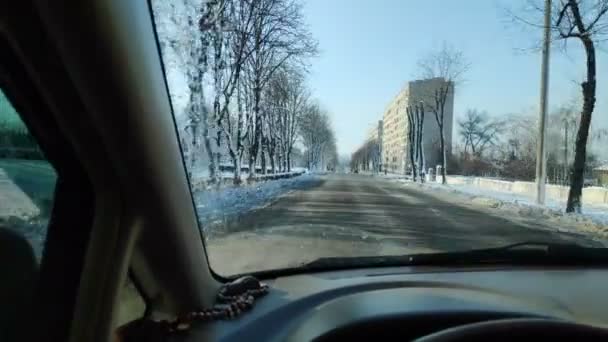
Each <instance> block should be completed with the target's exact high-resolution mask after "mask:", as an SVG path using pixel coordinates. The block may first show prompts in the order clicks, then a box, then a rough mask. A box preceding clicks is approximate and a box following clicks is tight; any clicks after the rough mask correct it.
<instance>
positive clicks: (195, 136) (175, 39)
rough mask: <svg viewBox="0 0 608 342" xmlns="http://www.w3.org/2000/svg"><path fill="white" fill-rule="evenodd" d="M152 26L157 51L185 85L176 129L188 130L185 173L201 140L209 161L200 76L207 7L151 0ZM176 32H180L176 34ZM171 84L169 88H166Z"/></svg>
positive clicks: (205, 62) (191, 166)
mask: <svg viewBox="0 0 608 342" xmlns="http://www.w3.org/2000/svg"><path fill="white" fill-rule="evenodd" d="M152 5H153V6H154V13H156V14H157V15H156V16H155V21H156V27H157V30H158V31H159V37H160V38H162V39H161V41H160V45H161V51H162V53H163V57H164V60H165V63H166V64H168V67H170V68H178V69H180V71H181V72H182V73H183V74H184V76H185V79H186V83H187V87H188V101H187V105H186V108H185V122H184V124H183V125H182V124H179V123H178V124H179V126H180V128H181V129H183V130H184V131H185V132H187V133H189V135H190V138H191V139H190V141H186V142H187V143H189V144H188V145H187V146H185V150H186V151H187V152H188V153H187V154H186V156H185V157H186V162H187V164H186V165H187V166H188V173H189V174H190V176H192V171H193V169H194V168H195V166H196V164H197V161H198V152H199V147H200V143H201V139H202V140H203V142H204V146H205V151H206V153H207V155H208V158H209V160H210V163H211V164H210V173H211V174H212V175H213V172H214V170H215V168H214V167H213V165H212V163H213V162H212V160H213V155H212V151H211V140H210V137H209V130H208V124H209V110H208V108H207V106H206V104H205V93H204V88H203V79H204V76H205V74H206V73H207V71H208V58H207V57H208V56H207V55H208V48H209V37H208V30H207V28H208V27H209V25H212V22H213V16H212V13H211V12H210V8H209V7H208V6H206V5H205V3H204V2H203V1H194V0H182V1H175V2H170V3H169V2H163V1H153V2H152ZM176 32H180V33H179V34H177V33H176ZM171 89H172V87H170V90H171Z"/></svg>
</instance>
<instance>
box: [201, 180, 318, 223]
mask: <svg viewBox="0 0 608 342" xmlns="http://www.w3.org/2000/svg"><path fill="white" fill-rule="evenodd" d="M319 182H320V179H319V177H318V176H317V175H314V174H304V175H301V176H297V177H293V178H286V179H278V180H270V181H265V182H256V183H254V184H251V185H247V184H246V183H244V184H243V185H241V186H238V187H235V186H228V187H224V188H221V189H219V190H203V191H197V192H195V193H194V202H195V204H196V209H197V213H198V218H199V221H200V224H201V227H202V229H203V231H204V232H205V233H213V230H214V229H217V228H218V227H221V226H222V223H223V222H224V221H225V220H229V219H232V218H235V217H237V216H238V215H241V214H244V213H247V212H248V211H251V210H254V209H258V208H262V207H264V206H267V205H269V204H271V203H273V202H274V201H275V200H277V199H278V198H279V197H280V196H281V195H284V194H286V193H288V192H289V191H293V190H297V189H303V188H307V187H311V186H315V185H317V184H318V183H319Z"/></svg>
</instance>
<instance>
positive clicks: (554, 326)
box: [415, 318, 608, 342]
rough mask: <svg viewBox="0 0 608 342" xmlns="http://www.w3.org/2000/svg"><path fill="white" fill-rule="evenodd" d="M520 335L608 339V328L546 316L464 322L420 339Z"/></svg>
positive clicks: (486, 338)
mask: <svg viewBox="0 0 608 342" xmlns="http://www.w3.org/2000/svg"><path fill="white" fill-rule="evenodd" d="M520 338H522V339H523V338H526V339H527V338H530V339H532V340H558V341H608V329H603V328H598V327H592V326H588V325H583V324H578V323H572V322H566V321H559V320H552V319H542V318H516V319H500V320H495V321H486V322H479V323H472V324H466V325H461V326H458V327H453V328H449V329H446V330H441V331H439V332H436V333H433V334H431V335H427V336H423V337H421V338H419V339H416V340H415V341H417V342H447V341H492V342H499V341H516V340H517V339H520Z"/></svg>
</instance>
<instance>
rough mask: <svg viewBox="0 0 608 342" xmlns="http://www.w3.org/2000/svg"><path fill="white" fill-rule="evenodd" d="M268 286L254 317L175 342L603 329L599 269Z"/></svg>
mask: <svg viewBox="0 0 608 342" xmlns="http://www.w3.org/2000/svg"><path fill="white" fill-rule="evenodd" d="M265 282H266V283H268V284H269V285H270V291H269V293H268V294H267V295H266V296H265V297H262V298H260V299H259V300H258V301H257V302H256V304H255V306H254V307H253V309H252V310H251V311H248V312H246V313H244V314H243V315H242V316H240V317H238V318H236V319H233V320H228V321H218V322H213V323H199V324H195V325H194V326H193V328H192V330H190V331H189V332H187V333H186V334H184V335H183V336H181V338H180V339H179V340H184V341H203V340H221V341H244V340H247V341H310V340H317V341H325V340H352V339H356V340H367V339H372V338H374V339H377V338H380V339H382V340H401V341H403V340H414V339H417V338H421V337H424V336H427V335H430V334H433V333H437V332H441V331H443V330H445V329H450V328H454V327H459V326H464V325H467V324H471V323H478V322H489V321H494V320H504V319H520V318H525V319H551V320H557V321H561V322H572V323H577V324H584V325H589V326H594V327H599V328H602V327H607V326H608V296H606V295H605V289H604V286H603V284H607V283H608V271H607V270H605V269H596V268H590V269H581V268H571V269H570V268H530V267H528V268H522V267H502V268H497V267H476V268H458V269H455V268H441V267H399V268H377V269H358V270H349V271H335V272H321V273H315V274H301V275H291V276H284V277H279V278H276V279H266V280H265ZM511 337H513V336H511Z"/></svg>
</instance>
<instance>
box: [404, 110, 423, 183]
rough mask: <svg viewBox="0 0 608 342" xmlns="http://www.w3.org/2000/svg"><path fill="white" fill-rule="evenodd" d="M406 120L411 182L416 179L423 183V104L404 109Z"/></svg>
mask: <svg viewBox="0 0 608 342" xmlns="http://www.w3.org/2000/svg"><path fill="white" fill-rule="evenodd" d="M405 112H406V114H407V120H408V147H409V153H408V154H409V157H410V164H411V167H412V180H413V181H414V182H415V181H416V180H417V179H418V178H419V179H420V182H424V175H425V173H426V172H425V167H426V163H425V156H424V136H423V133H424V114H425V113H424V104H423V103H417V104H415V105H409V106H407V107H406V108H405Z"/></svg>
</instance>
